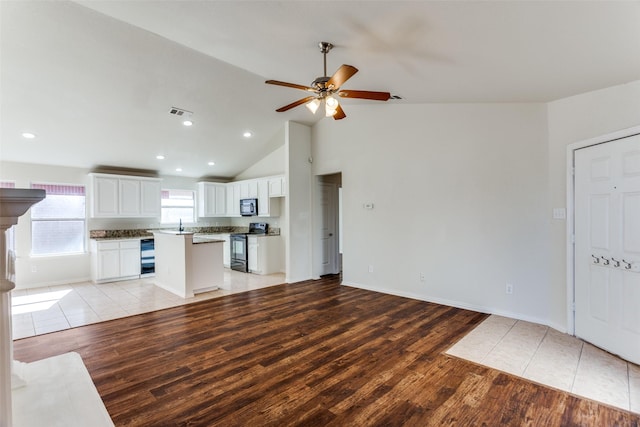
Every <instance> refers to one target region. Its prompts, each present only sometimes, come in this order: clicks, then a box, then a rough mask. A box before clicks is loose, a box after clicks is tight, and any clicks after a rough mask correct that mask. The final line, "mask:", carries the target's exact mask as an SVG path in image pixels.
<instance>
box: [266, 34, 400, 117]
mask: <svg viewBox="0 0 640 427" xmlns="http://www.w3.org/2000/svg"><path fill="white" fill-rule="evenodd" d="M318 46H319V47H320V52H321V53H322V55H323V57H324V76H322V77H318V78H316V79H315V80H314V81H313V82H312V83H311V86H304V85H299V84H295V83H287V82H281V81H278V80H267V81H266V82H265V83H267V84H271V85H277V86H285V87H290V88H293V89H300V90H304V91H307V92H312V93H313V94H314V95H311V96H307V97H305V98H302V99H299V100H297V101H294V102H292V103H291V104H288V105H285V106H284V107H280V108H278V109H277V110H276V111H277V112H279V113H281V112H284V111H288V110H290V109H292V108H295V107H297V106H299V105H303V104H304V105H305V106H306V107H307V108H308V109H309V111H311V112H312V113H313V114H315V113H316V111H318V108H319V107H320V104H321V103H324V108H325V116H326V117H333V118H334V120H341V119H344V118H345V117H347V115H346V114H345V113H344V111H343V110H342V107H341V106H340V103H339V102H338V100H337V99H336V98H335V96H334V95H337V96H339V97H341V98H359V99H371V100H374V101H387V100H388V99H389V98H391V94H390V93H389V92H372V91H367V90H340V87H341V86H342V85H343V84H344V83H345V82H346V81H347V80H349V79H350V78H351V77H353V75H354V74H355V73H357V72H358V69H357V68H356V67H354V66H351V65H347V64H342V65H341V66H340V68H338V70H337V71H336V72H335V73H334V74H333V76H331V77H328V76H327V53H329V51H330V50H331V49H332V48H333V45H332V44H331V43H328V42H320V43H319V45H318Z"/></svg>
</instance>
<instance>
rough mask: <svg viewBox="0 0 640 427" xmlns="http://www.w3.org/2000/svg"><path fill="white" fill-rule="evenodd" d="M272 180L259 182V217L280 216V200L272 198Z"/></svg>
mask: <svg viewBox="0 0 640 427" xmlns="http://www.w3.org/2000/svg"><path fill="white" fill-rule="evenodd" d="M269 181H270V179H268V178H264V179H260V180H258V216H280V199H276V198H273V199H272V198H271V192H270V189H271V185H270V182H269Z"/></svg>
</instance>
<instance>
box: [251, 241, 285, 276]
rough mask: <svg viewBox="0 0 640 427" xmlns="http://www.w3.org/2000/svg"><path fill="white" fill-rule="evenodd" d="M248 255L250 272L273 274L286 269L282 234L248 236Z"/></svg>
mask: <svg viewBox="0 0 640 427" xmlns="http://www.w3.org/2000/svg"><path fill="white" fill-rule="evenodd" d="M247 257H248V258H249V260H248V261H249V272H250V273H256V274H273V273H281V272H283V271H284V265H283V259H284V252H283V246H282V237H281V236H262V237H257V236H248V238H247Z"/></svg>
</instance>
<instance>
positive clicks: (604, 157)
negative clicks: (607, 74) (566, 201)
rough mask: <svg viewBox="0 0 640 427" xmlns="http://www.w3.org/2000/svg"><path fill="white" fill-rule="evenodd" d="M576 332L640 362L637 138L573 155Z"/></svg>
mask: <svg viewBox="0 0 640 427" xmlns="http://www.w3.org/2000/svg"><path fill="white" fill-rule="evenodd" d="M575 333H576V336H578V337H580V338H582V339H584V340H586V341H589V342H591V343H593V344H594V345H596V346H598V347H601V348H603V349H605V350H607V351H609V352H611V353H614V354H617V355H620V356H621V357H622V358H624V359H626V360H629V361H631V362H634V363H637V364H640V135H636V136H631V137H627V138H623V139H619V140H616V141H611V142H607V143H605V144H600V145H595V146H592V147H587V148H583V149H579V150H576V152H575Z"/></svg>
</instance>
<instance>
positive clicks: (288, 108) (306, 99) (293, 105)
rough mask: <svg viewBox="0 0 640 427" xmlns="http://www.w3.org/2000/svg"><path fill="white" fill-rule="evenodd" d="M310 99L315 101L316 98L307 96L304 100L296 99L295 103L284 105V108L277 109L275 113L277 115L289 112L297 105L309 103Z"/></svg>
mask: <svg viewBox="0 0 640 427" xmlns="http://www.w3.org/2000/svg"><path fill="white" fill-rule="evenodd" d="M312 99H316V97H315V96H307V97H306V98H302V99H298V100H297V101H295V102H292V103H291V104H289V105H285V106H284V107H280V108H278V109H277V110H276V111H277V112H278V113H282V112H284V111H287V110H290V109H292V108H295V107H297V106H298V105H302V104H306V103H307V102H309V101H311V100H312Z"/></svg>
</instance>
